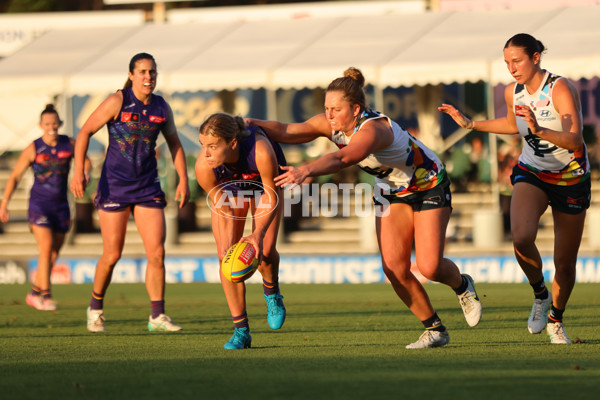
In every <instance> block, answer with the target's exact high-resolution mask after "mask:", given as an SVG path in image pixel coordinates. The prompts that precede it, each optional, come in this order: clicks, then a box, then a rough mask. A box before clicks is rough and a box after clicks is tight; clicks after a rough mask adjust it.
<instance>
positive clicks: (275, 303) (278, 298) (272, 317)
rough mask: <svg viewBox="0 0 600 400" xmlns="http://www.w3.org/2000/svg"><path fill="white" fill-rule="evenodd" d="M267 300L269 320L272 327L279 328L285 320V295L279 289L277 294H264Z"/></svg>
mask: <svg viewBox="0 0 600 400" xmlns="http://www.w3.org/2000/svg"><path fill="white" fill-rule="evenodd" d="M264 296H265V300H266V301H267V322H268V323H269V326H270V327H271V329H279V328H281V327H282V326H283V323H284V322H285V306H284V305H283V296H282V295H281V294H280V293H279V291H277V293H275V294H271V295H268V296H267V295H266V294H265V295H264Z"/></svg>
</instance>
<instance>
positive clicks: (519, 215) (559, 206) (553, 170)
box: [439, 33, 590, 344]
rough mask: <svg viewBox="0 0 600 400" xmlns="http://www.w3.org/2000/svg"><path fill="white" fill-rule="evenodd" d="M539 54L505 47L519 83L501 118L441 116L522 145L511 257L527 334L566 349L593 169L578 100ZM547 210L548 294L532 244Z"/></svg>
mask: <svg viewBox="0 0 600 400" xmlns="http://www.w3.org/2000/svg"><path fill="white" fill-rule="evenodd" d="M544 51H545V47H544V45H543V44H542V42H540V41H539V40H537V39H535V38H534V37H533V36H531V35H529V34H526V33H519V34H517V35H515V36H513V37H512V38H510V39H509V40H508V41H507V42H506V44H505V46H504V61H505V62H506V66H507V67H508V71H509V72H510V74H511V75H512V76H513V77H514V79H515V81H516V82H514V83H512V84H510V85H508V86H507V87H506V89H505V91H504V98H505V100H506V106H507V110H508V112H507V115H506V117H503V118H498V119H494V120H487V121H472V120H470V119H469V118H467V117H465V116H464V115H463V114H462V113H461V112H460V111H458V110H457V109H456V108H454V107H453V106H451V105H448V104H443V105H442V106H441V107H439V110H440V111H443V112H445V113H447V114H449V115H450V116H451V117H452V118H453V119H454V121H456V123H457V124H458V125H460V126H461V127H463V128H466V129H473V130H477V131H484V132H494V133H499V134H513V135H516V134H519V135H521V137H522V138H523V150H522V152H521V155H520V156H519V162H518V164H517V165H516V166H515V167H514V169H513V173H512V175H511V182H512V184H513V198H512V202H511V207H510V214H511V233H512V240H513V245H514V251H515V256H516V258H517V261H518V262H519V265H520V266H521V268H522V269H523V272H524V273H525V275H526V276H527V279H528V280H529V283H530V284H531V287H532V288H533V293H534V300H533V307H532V309H531V314H530V315H529V320H528V323H527V326H528V329H529V332H531V333H540V332H541V331H542V330H543V329H544V328H545V327H546V325H547V332H548V335H549V337H550V341H551V342H552V343H559V344H569V343H571V341H570V340H569V337H568V336H567V333H566V332H565V329H564V326H563V323H562V320H563V312H564V310H565V307H566V306H567V301H568V300H569V296H570V295H571V292H572V290H573V287H574V285H575V266H576V263H577V252H578V251H579V245H580V243H581V237H582V235H583V226H584V221H585V214H586V209H587V208H588V207H589V205H590V167H589V162H588V157H587V149H586V146H585V144H584V142H583V134H582V129H583V127H582V116H581V106H580V100H579V94H578V93H577V91H576V89H575V88H574V87H573V85H572V84H571V83H570V82H569V81H568V80H567V79H566V78H563V77H560V76H558V75H554V74H552V73H550V72H548V71H546V70H544V69H542V67H541V58H542V53H543V52H544ZM548 206H550V207H552V217H553V220H554V266H555V269H556V271H555V275H554V282H553V283H552V293H550V292H549V291H548V289H547V288H546V285H545V282H544V275H543V273H542V272H543V271H542V258H541V256H540V252H539V250H538V248H537V246H536V244H535V238H536V236H537V231H538V226H539V221H540V217H541V216H542V214H544V212H545V211H546V209H547V208H548ZM549 308H550V309H551V310H550V315H549V316H548V317H547V318H546V314H547V313H548V309H549Z"/></svg>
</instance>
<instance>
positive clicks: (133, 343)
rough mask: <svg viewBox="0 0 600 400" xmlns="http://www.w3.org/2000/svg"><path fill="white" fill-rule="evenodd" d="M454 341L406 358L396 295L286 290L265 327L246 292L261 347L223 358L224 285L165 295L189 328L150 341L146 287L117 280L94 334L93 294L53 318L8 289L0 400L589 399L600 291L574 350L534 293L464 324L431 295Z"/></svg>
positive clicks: (573, 327)
mask: <svg viewBox="0 0 600 400" xmlns="http://www.w3.org/2000/svg"><path fill="white" fill-rule="evenodd" d="M426 288H427V290H428V292H429V293H430V297H431V300H432V302H433V304H434V306H435V307H436V309H437V311H438V314H439V315H440V317H441V318H442V320H443V322H444V324H445V325H446V326H447V327H448V329H449V331H450V336H451V341H450V344H449V345H448V346H447V347H445V348H441V349H425V350H406V349H404V346H405V345H406V344H408V343H410V342H413V341H415V340H416V339H417V338H418V336H419V335H420V334H421V332H422V325H421V324H420V323H419V321H417V319H416V318H415V317H414V316H413V315H412V314H410V312H409V311H408V310H407V308H406V307H405V306H404V305H403V304H402V303H401V302H400V300H398V299H397V298H396V297H395V295H394V293H393V291H392V289H391V287H390V286H389V285H385V284H376V285H286V286H284V287H283V288H282V293H283V294H284V296H285V303H286V306H287V309H288V318H287V321H286V323H285V325H284V327H283V328H282V329H281V330H280V331H271V330H270V329H269V328H268V326H267V323H266V318H265V304H264V299H263V297H262V292H261V287H260V286H258V285H249V286H248V295H247V298H248V314H249V317H250V323H251V329H252V337H253V341H252V348H251V349H248V350H244V351H226V350H223V344H224V343H225V342H226V341H227V340H228V339H229V337H230V335H231V332H232V327H231V319H230V316H229V312H228V309H227V306H226V303H225V298H224V295H223V293H222V290H221V288H220V286H218V285H212V284H178V285H168V286H167V310H166V311H167V313H168V314H169V315H170V316H171V317H172V318H173V320H174V321H175V322H176V323H177V324H179V325H182V326H183V327H184V331H183V332H175V333H150V332H148V331H147V328H146V324H147V319H148V314H149V301H148V298H147V295H146V291H145V288H144V285H142V284H137V285H125V284H114V285H112V286H111V287H110V288H109V291H108V295H107V298H106V300H105V315H106V318H107V325H106V326H107V332H106V333H97V334H91V333H88V332H87V330H86V328H85V308H86V307H87V304H88V301H89V296H90V291H91V286H90V285H69V286H58V285H57V286H55V287H54V297H55V299H56V300H57V301H58V302H59V307H60V308H59V310H58V311H56V312H42V311H37V310H34V309H32V308H31V307H28V306H26V305H24V299H25V294H26V293H27V291H28V286H20V285H3V286H0V396H1V397H2V399H39V398H44V399H55V398H60V399H77V398H81V399H106V400H114V399H135V398H140V399H141V398H144V399H158V398H161V399H165V398H166V399H183V398H194V399H225V398H246V399H372V398H379V397H385V398H394V399H412V398H415V399H416V398H421V399H423V398H446V399H455V398H459V397H462V398H473V399H477V398H481V397H484V400H490V399H511V400H514V399H521V398H524V399H525V398H526V399H536V398H539V399H560V398H568V399H585V398H590V399H591V398H594V399H595V398H597V396H598V390H599V389H600V318H599V316H598V315H599V314H600V285H599V284H577V285H576V287H575V291H574V292H573V295H572V297H571V300H570V304H569V307H568V309H567V311H566V313H565V322H566V326H567V332H568V334H569V335H570V337H571V339H572V340H574V341H576V342H577V343H575V344H573V345H571V346H558V345H550V344H549V342H548V338H547V336H546V335H545V333H542V334H540V335H531V334H529V333H528V331H527V317H528V315H529V310H530V306H531V289H530V287H529V286H528V285H526V284H515V285H510V284H480V285H478V286H477V288H478V292H479V296H480V298H481V299H482V301H483V305H484V316H483V318H482V321H481V323H480V324H479V325H478V326H477V327H475V328H469V327H468V326H467V324H466V322H465V321H464V318H463V316H462V312H461V311H460V307H459V306H458V302H457V300H456V296H454V294H453V292H452V291H451V290H450V289H449V288H447V287H444V286H442V285H435V284H428V285H426Z"/></svg>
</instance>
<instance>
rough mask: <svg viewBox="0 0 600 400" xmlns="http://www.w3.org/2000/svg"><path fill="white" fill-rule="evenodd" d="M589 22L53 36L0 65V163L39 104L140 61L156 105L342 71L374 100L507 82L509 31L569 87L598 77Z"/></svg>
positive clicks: (563, 14)
mask: <svg viewBox="0 0 600 400" xmlns="http://www.w3.org/2000/svg"><path fill="white" fill-rule="evenodd" d="M598 21H600V6H584V7H563V8H548V9H538V10H535V11H531V10H529V11H520V10H496V11H469V12H449V13H441V12H421V13H388V14H383V15H364V16H356V15H354V16H353V15H349V16H335V15H333V16H331V17H326V16H322V17H310V18H291V19H278V20H265V21H261V20H256V19H249V20H236V21H221V20H215V21H202V22H181V23H174V22H171V23H167V24H145V25H142V26H123V27H112V28H110V29H107V28H89V29H70V30H54V31H50V32H47V33H46V34H44V35H43V36H41V37H40V38H38V39H36V40H35V41H33V42H32V43H31V44H29V45H27V46H26V47H25V48H23V49H21V50H20V51H18V52H16V53H15V54H13V55H12V56H10V57H7V58H5V59H3V60H0V88H1V90H0V153H1V152H3V151H6V150H18V149H20V148H23V147H24V146H25V145H26V144H28V143H30V142H31V140H32V139H33V138H35V137H36V136H37V135H39V132H38V131H37V129H36V124H37V118H38V114H39V111H40V110H41V109H42V108H43V106H44V104H45V103H47V102H49V101H53V100H55V99H59V100H61V101H63V106H64V108H65V109H64V110H63V111H62V113H63V115H64V113H65V112H66V113H68V112H69V106H68V101H67V99H69V98H70V96H73V95H84V94H91V95H103V96H104V95H106V94H107V93H110V92H112V91H114V90H115V89H117V88H119V87H121V86H122V84H123V82H124V81H125V78H126V74H127V65H128V62H129V59H130V58H131V56H132V55H133V54H135V53H137V52H140V51H145V52H149V53H151V54H153V55H154V56H155V58H156V60H157V62H158V68H159V82H158V87H159V89H160V90H161V92H162V93H165V94H168V93H170V92H182V91H192V92H193V91H198V90H221V89H230V90H231V89H244V88H260V87H264V88H267V89H268V91H269V92H270V93H272V91H273V90H276V89H278V88H304V87H309V88H311V87H324V86H326V85H327V84H328V83H329V82H330V81H331V80H332V79H334V78H336V77H338V76H341V73H342V72H343V70H344V69H345V68H347V67H349V66H355V67H358V68H360V69H361V70H362V71H363V73H364V74H365V77H366V78H367V81H368V83H371V84H373V85H374V86H375V88H376V94H377V93H381V91H382V90H383V89H384V88H385V87H388V86H391V87H397V86H412V85H420V86H423V85H428V84H431V85H437V84H440V83H452V82H466V81H470V82H476V81H480V80H483V81H485V82H488V83H489V84H491V85H495V84H498V83H508V82H510V81H511V77H510V75H509V73H508V72H507V71H506V68H505V66H504V61H503V58H502V47H503V46H504V43H505V41H506V40H507V39H508V38H509V37H510V36H512V35H513V34H515V33H518V32H528V33H531V34H533V35H534V36H536V37H538V38H539V39H540V40H542V41H543V42H544V44H545V45H546V47H547V48H548V53H547V55H545V56H544V58H543V64H542V65H543V66H544V67H546V68H548V69H549V70H551V71H553V72H556V73H558V74H561V75H564V76H567V77H569V78H572V79H580V78H593V77H595V76H600V45H599V44H598V43H600V24H598ZM270 99H271V100H269V101H270V102H271V103H272V102H273V97H270ZM378 101H381V98H378V96H377V95H376V104H377V102H378ZM273 109H274V105H273V104H271V105H270V114H269V115H270V116H271V117H272V116H274V114H273Z"/></svg>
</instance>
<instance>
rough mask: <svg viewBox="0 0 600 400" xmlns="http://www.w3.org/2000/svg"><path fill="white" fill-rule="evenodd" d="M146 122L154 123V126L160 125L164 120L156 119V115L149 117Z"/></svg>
mask: <svg viewBox="0 0 600 400" xmlns="http://www.w3.org/2000/svg"><path fill="white" fill-rule="evenodd" d="M148 120H149V121H150V122H154V123H156V124H161V123H163V122H165V118H164V117H158V116H156V115H151V116H150V117H149V118H148Z"/></svg>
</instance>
